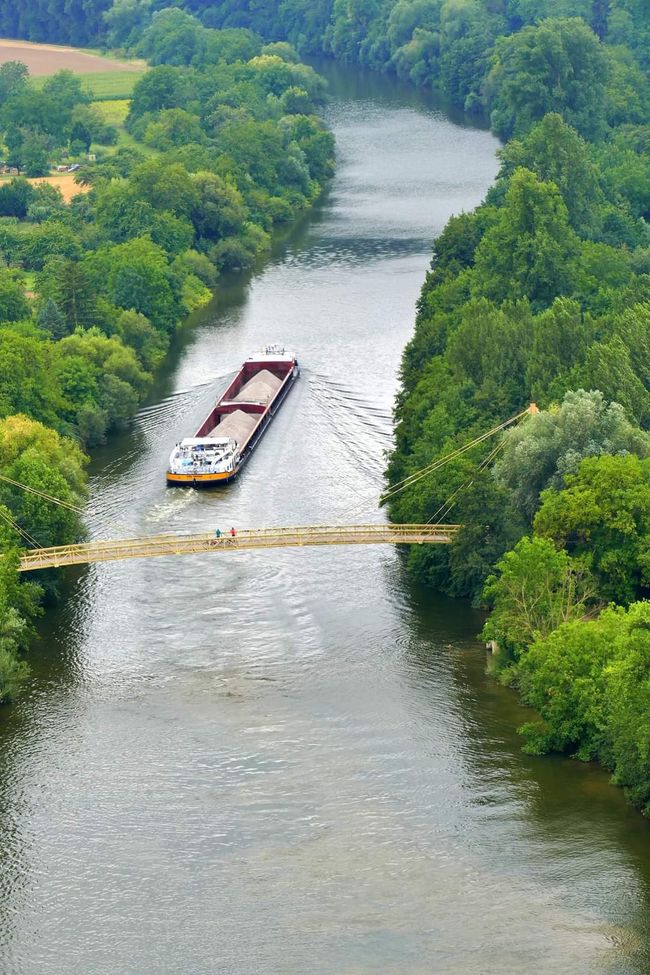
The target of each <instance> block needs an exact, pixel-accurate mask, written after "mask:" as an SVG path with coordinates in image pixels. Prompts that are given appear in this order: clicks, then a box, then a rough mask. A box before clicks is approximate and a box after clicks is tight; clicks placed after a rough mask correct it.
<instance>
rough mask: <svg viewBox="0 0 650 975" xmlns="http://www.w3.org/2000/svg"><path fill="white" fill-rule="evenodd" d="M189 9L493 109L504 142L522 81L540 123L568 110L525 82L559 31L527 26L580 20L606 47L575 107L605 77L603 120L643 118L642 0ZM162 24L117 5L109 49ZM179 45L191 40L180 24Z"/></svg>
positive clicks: (326, 0) (154, 11)
mask: <svg viewBox="0 0 650 975" xmlns="http://www.w3.org/2000/svg"><path fill="white" fill-rule="evenodd" d="M184 6H185V8H186V9H188V10H189V11H191V12H192V13H195V14H196V15H197V16H198V17H200V18H201V19H202V21H203V22H204V23H205V25H206V26H209V27H239V28H241V27H243V28H251V29H253V30H255V31H256V32H258V33H259V34H261V35H263V36H265V37H268V38H273V39H274V40H279V39H285V40H288V41H289V42H290V43H291V44H293V45H294V46H295V47H296V49H297V50H298V51H299V52H302V53H309V54H317V53H325V54H329V55H332V56H333V57H335V58H337V59H339V60H342V61H348V62H354V63H358V64H363V65H366V66H368V67H370V68H373V69H375V70H379V71H383V72H387V73H392V74H395V75H396V76H397V77H400V78H405V79H408V80H410V81H412V82H414V83H415V84H417V85H421V86H427V87H430V88H434V89H436V90H437V91H439V92H440V93H441V94H443V95H444V96H445V97H446V98H448V99H449V100H450V101H451V102H452V103H453V104H454V105H457V106H459V107H462V108H464V109H465V110H466V111H470V112H472V111H479V112H483V111H485V110H486V109H487V110H488V111H490V112H494V115H493V124H494V128H495V131H497V132H498V134H500V135H502V136H504V137H508V136H509V135H511V134H512V128H511V122H512V120H511V119H510V118H508V117H507V116H504V115H503V112H502V111H501V106H500V105H499V103H498V99H496V100H495V98H494V91H493V89H494V86H495V84H498V85H499V86H501V85H502V84H507V82H508V79H510V80H512V79H513V78H515V77H516V78H517V79H518V80H517V84H516V87H517V92H518V94H519V96H520V99H521V102H522V106H523V104H524V103H525V105H526V110H528V111H535V112H537V113H538V114H537V117H541V115H543V114H544V111H551V110H558V109H559V108H561V107H562V106H560V105H559V104H558V103H557V102H555V101H554V100H553V99H552V97H549V95H548V93H544V92H543V91H539V90H538V91H536V90H535V88H534V85H533V84H529V83H527V82H526V80H525V79H526V75H527V74H529V72H530V69H531V68H533V70H534V67H535V62H536V51H535V48H536V47H538V46H539V45H542V46H544V47H545V49H546V52H547V55H551V54H552V52H553V49H554V40H553V36H552V33H551V32H548V33H547V34H546V35H545V36H542V35H539V34H534V33H531V31H530V30H529V28H531V27H534V26H536V25H538V24H539V23H540V22H541V21H543V20H545V19H547V18H551V17H556V18H580V23H581V24H584V25H585V26H586V27H588V28H589V29H591V30H592V31H593V32H594V34H595V35H596V37H598V38H599V39H600V40H602V41H604V42H606V46H604V47H603V48H602V49H601V51H600V57H599V61H600V65H599V69H598V71H597V72H595V73H592V69H593V65H591V66H590V65H585V69H584V70H585V73H584V74H582V75H581V74H580V73H578V74H577V75H573V76H572V79H571V80H572V85H571V86H570V87H572V89H573V90H572V92H568V90H567V95H568V98H569V100H570V101H571V100H572V99H575V100H576V101H577V102H579V101H580V97H581V93H582V92H583V91H584V89H585V88H587V87H588V86H589V84H590V83H591V82H592V81H593V82H594V83H595V84H596V85H597V86H598V87H601V88H602V86H603V83H604V81H605V79H606V78H607V81H608V91H609V95H608V100H607V102H606V103H604V104H603V105H602V107H601V110H600V111H599V115H603V114H604V115H605V116H608V117H609V120H610V121H611V122H615V121H616V120H617V115H618V113H619V112H620V111H621V109H623V111H624V112H625V113H626V114H627V117H628V118H629V117H631V115H634V116H635V120H636V121H639V122H642V121H644V117H645V116H643V114H642V113H643V110H644V106H643V105H642V104H640V103H639V100H638V94H639V81H640V78H641V77H642V74H641V73H640V68H641V69H644V70H646V71H647V70H648V68H649V67H650V53H649V52H650V27H649V25H648V17H647V8H646V5H645V3H644V0H270V2H267V3H264V4H260V3H259V2H257V0H221V2H219V3H216V4H215V3H210V2H205V0H186V3H185V4H184ZM166 15H167V14H166ZM159 16H160V13H159V12H158V8H157V4H156V3H155V2H152V0H135V2H134V0H115V2H114V3H113V5H112V6H111V8H110V9H109V10H108V11H107V12H106V14H105V16H104V25H105V26H104V34H103V39H104V42H105V43H107V44H108V45H109V46H112V47H120V46H126V47H127V48H128V47H130V46H132V45H133V43H134V40H135V39H136V38H137V35H138V31H140V30H141V29H142V28H143V27H144V26H146V25H147V24H148V23H151V22H152V21H155V19H156V18H157V17H159ZM517 33H522V35H523V36H522V40H521V43H520V45H519V48H518V50H517V51H515V50H513V49H512V48H511V47H509V46H508V44H507V43H506V44H505V46H504V40H503V39H504V38H508V37H510V36H511V35H513V34H517ZM178 40H179V42H180V43H181V45H182V44H183V43H184V42H185V29H184V28H183V27H182V26H181V22H180V20H179V27H178ZM630 53H632V54H633V56H632V57H631V56H630ZM495 58H496V60H497V62H498V65H499V67H498V68H497V69H496V70H495ZM573 66H574V65H573ZM573 66H572V65H571V63H570V60H569V59H567V58H566V57H564V58H563V57H562V56H560V59H559V61H558V62H557V64H555V66H554V67H555V69H556V70H557V72H558V76H559V77H560V78H562V76H563V75H564V81H565V82H566V81H568V80H569V73H570V72H571V71H572V68H573ZM500 75H501V76H500ZM520 83H523V84H520ZM567 87H569V86H567ZM540 98H542V99H545V105H541V104H540V103H539V99H540ZM630 103H633V104H630ZM645 107H647V106H645ZM567 121H571V119H569V118H568V117H567Z"/></svg>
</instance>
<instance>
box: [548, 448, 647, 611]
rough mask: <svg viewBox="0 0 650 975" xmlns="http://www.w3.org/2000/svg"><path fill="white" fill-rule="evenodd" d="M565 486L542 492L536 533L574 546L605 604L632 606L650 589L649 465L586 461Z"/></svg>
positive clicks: (629, 457)
mask: <svg viewBox="0 0 650 975" xmlns="http://www.w3.org/2000/svg"><path fill="white" fill-rule="evenodd" d="M565 482H566V487H565V488H564V490H560V491H558V490H556V489H555V488H548V489H547V490H545V491H543V492H542V494H541V507H540V509H539V511H538V512H537V515H536V516H535V521H534V528H535V534H536V535H538V536H541V537H543V538H550V539H552V540H553V541H554V542H555V543H556V544H557V545H561V546H562V547H566V546H570V550H571V551H572V552H573V553H574V554H575V555H576V556H580V557H581V558H582V559H583V560H584V562H585V565H587V566H588V567H589V568H590V569H591V571H592V572H593V574H594V577H595V579H596V581H597V583H598V587H599V592H600V594H601V595H602V597H603V599H605V600H608V599H613V600H616V601H617V602H620V603H630V602H631V601H632V600H633V599H634V598H635V597H636V596H637V594H638V593H639V592H641V591H642V589H643V588H644V587H647V586H648V585H650V460H648V459H643V460H641V459H639V458H638V457H635V456H632V455H627V456H621V457H611V456H609V455H607V454H605V455H603V456H600V457H587V458H585V459H584V460H583V461H582V462H581V464H580V467H579V468H578V472H577V473H576V474H571V475H569V476H568V477H566V478H565Z"/></svg>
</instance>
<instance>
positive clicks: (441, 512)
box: [427, 440, 505, 525]
mask: <svg viewBox="0 0 650 975" xmlns="http://www.w3.org/2000/svg"><path fill="white" fill-rule="evenodd" d="M504 446H505V441H504V440H500V441H499V443H498V444H497V445H496V447H493V448H492V450H491V451H490V453H489V454H488V455H487V456H486V457H484V458H483V460H482V461H481V463H480V464H479V465H478V467H477V468H476V472H475V474H474V476H473V477H472V478H471V479H470V480H469V481H465V483H464V484H461V485H460V487H458V488H456V490H455V491H454V492H453V493H452V494H450V495H449V497H448V498H447V500H446V501H443V502H442V504H441V505H440V507H439V508H438V510H437V511H436V512H434V514H433V515H431V517H430V518H429V520H428V521H427V525H430V524H431V523H432V522H433V520H434V518H438V516H440V518H439V521H443V520H444V519H445V518H446V517H447V515H448V514H449V512H450V511H451V509H452V508H453V507H454V506H455V504H456V502H457V501H458V497H459V495H461V494H462V493H463V492H464V491H467V490H469V488H471V486H472V484H474V481H475V480H476V477H477V475H478V474H480V473H481V472H482V471H484V470H485V468H486V467H487V466H488V465H489V464H491V463H492V461H493V460H494V458H495V457H496V456H497V454H498V453H499V451H500V450H503V448H504ZM437 523H438V522H436V524H437Z"/></svg>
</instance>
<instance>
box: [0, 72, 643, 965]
mask: <svg viewBox="0 0 650 975" xmlns="http://www.w3.org/2000/svg"><path fill="white" fill-rule="evenodd" d="M329 74H330V76H331V83H332V92H333V98H332V103H331V105H330V108H329V118H330V123H331V125H332V127H333V129H334V132H335V134H336V138H337V144H338V155H339V158H338V172H337V176H336V178H335V180H334V182H333V185H332V187H331V190H330V191H329V192H328V194H327V196H326V198H325V199H324V200H323V201H322V203H321V204H320V205H319V206H318V207H317V208H316V209H315V211H314V212H313V213H312V214H310V215H309V216H308V217H306V218H305V219H304V220H303V221H302V222H301V224H300V225H299V226H298V227H297V228H295V229H294V231H293V232H292V233H290V234H288V235H287V236H286V237H285V239H284V240H282V241H280V242H278V244H277V246H276V248H275V251H274V253H273V256H272V258H271V260H270V261H268V262H267V263H266V264H265V265H264V266H263V267H261V268H259V269H258V270H257V272H256V273H255V274H252V275H249V276H247V277H246V278H241V277H240V278H239V279H237V280H233V281H225V282H224V285H223V287H222V289H221V291H220V293H219V297H218V299H217V300H216V301H215V303H214V305H213V306H211V307H210V308H209V309H208V310H204V311H203V312H202V313H201V315H199V316H197V317H196V319H195V321H194V322H193V323H192V325H191V327H188V328H186V329H185V330H184V331H183V333H182V334H181V336H180V337H179V340H178V343H177V347H176V348H175V350H174V353H173V355H172V356H171V358H170V364H169V368H168V369H167V371H166V372H165V374H164V375H163V376H161V378H160V380H159V382H158V384H157V387H156V390H155V392H154V395H152V397H151V398H150V401H149V402H148V404H147V405H146V406H145V407H144V408H143V409H142V411H141V412H140V414H139V416H138V418H137V420H136V422H135V424H134V426H133V427H132V429H131V430H130V431H129V432H128V433H126V434H124V435H123V436H121V437H119V438H116V439H115V440H113V441H112V443H111V444H110V445H109V446H108V447H106V448H104V449H103V450H102V451H100V452H99V453H98V454H97V455H96V456H95V459H94V462H93V467H92V480H91V489H92V493H91V502H90V505H89V515H88V524H89V528H90V531H91V533H93V534H94V535H101V534H106V533H110V534H112V535H115V534H118V533H121V534H131V533H135V534H146V533H151V532H160V531H172V530H177V531H194V530H200V529H208V528H213V527H217V526H220V527H221V528H222V529H229V528H230V526H231V525H235V526H237V527H240V528H243V527H253V526H265V525H273V524H276V525H282V524H286V525H293V524H319V523H329V522H336V521H343V522H345V521H348V520H349V521H363V520H368V519H370V520H378V519H381V518H382V517H383V515H382V513H381V512H378V511H377V508H376V497H377V494H378V492H379V489H380V487H381V484H382V469H383V466H384V452H385V451H386V449H387V448H388V447H389V445H390V443H391V407H392V404H393V399H394V395H395V392H396V389H397V382H398V380H397V372H398V368H399V361H400V354H401V351H402V348H403V346H404V344H405V342H406V341H407V339H408V337H409V335H410V333H411V331H412V328H413V316H414V304H415V301H416V298H417V295H418V291H419V289H420V286H421V283H422V279H423V276H424V273H425V270H426V267H427V265H428V262H429V260H430V251H431V242H432V238H433V237H434V235H435V234H436V233H437V232H438V231H439V230H440V229H441V228H442V226H443V225H444V223H445V221H446V219H447V218H448V217H449V215H450V214H451V213H453V212H459V211H460V210H462V209H466V210H467V209H469V208H471V207H472V206H474V205H475V204H476V203H478V202H479V201H480V199H481V198H482V197H483V195H484V193H485V191H486V189H487V187H488V185H489V184H490V182H491V180H492V179H493V177H494V175H495V172H496V169H497V160H496V158H495V150H496V148H497V144H496V142H495V140H494V138H493V137H492V136H491V135H490V134H489V133H487V132H485V131H480V130H478V129H473V128H470V127H466V126H463V125H462V124H459V122H458V121H455V122H454V121H452V120H450V119H449V117H448V116H446V115H445V114H444V113H442V112H441V111H440V110H438V109H437V108H436V107H435V105H434V104H433V103H432V102H431V101H430V100H427V99H426V98H425V97H424V96H423V95H419V94H417V93H416V92H414V91H413V90H412V89H409V88H404V87H400V86H397V85H395V84H394V83H393V82H390V81H387V80H385V79H380V78H375V77H368V76H364V75H359V74H354V73H352V72H344V71H340V70H338V71H337V70H332V69H330V70H329ZM268 341H281V342H283V343H285V344H286V345H287V347H288V348H290V349H292V350H295V351H296V353H297V354H298V355H299V358H300V360H301V362H302V364H303V374H302V377H301V380H300V383H299V384H298V385H297V386H296V387H295V388H294V390H293V391H292V393H291V395H290V396H289V398H288V399H287V401H286V403H285V405H284V406H283V407H282V410H281V411H280V413H279V414H278V417H277V419H276V421H275V422H274V424H273V426H272V427H271V428H270V430H269V432H268V434H267V436H266V437H265V439H264V440H263V441H262V443H261V445H260V447H259V448H258V450H257V452H256V453H255V455H254V457H253V459H252V460H251V462H250V464H249V465H248V466H247V468H246V470H245V472H244V473H243V475H242V477H241V478H240V479H239V480H238V481H237V482H235V483H234V484H233V485H232V486H230V487H228V488H227V489H225V490H223V491H219V492H216V491H206V492H203V493H201V492H198V493H197V492H194V491H183V490H178V489H174V490H167V489H166V488H165V486H164V469H165V462H166V458H167V455H168V452H169V449H170V447H171V446H172V445H173V444H174V443H175V442H176V440H177V439H179V438H180V437H181V436H182V435H184V434H187V433H189V432H191V431H192V430H193V429H194V428H195V427H196V426H197V423H198V421H199V420H200V419H201V418H202V416H203V414H204V413H205V412H207V409H208V406H209V404H210V403H211V402H212V400H213V398H214V397H215V395H216V394H217V393H218V392H219V391H220V390H222V389H223V388H224V387H225V384H226V383H227V382H228V379H229V377H230V376H231V375H232V374H233V372H234V371H235V370H236V369H237V368H238V366H239V364H240V363H241V361H242V360H243V359H244V358H245V357H246V356H247V355H248V354H249V353H250V352H251V351H253V350H255V349H256V348H259V347H260V346H261V345H262V344H264V343H266V342H268ZM480 626H481V619H480V617H479V615H478V614H477V613H476V612H474V611H473V610H471V609H470V608H469V607H468V606H467V605H466V604H464V603H461V602H452V601H448V600H445V599H442V598H436V597H433V596H431V595H430V594H426V593H422V592H419V591H417V590H415V589H414V588H413V587H412V586H411V585H410V584H409V581H408V580H407V578H406V577H405V575H404V572H403V569H402V566H401V564H400V559H399V557H398V555H397V554H396V553H395V552H393V551H392V550H390V549H387V548H382V547H368V548H350V549H345V548H342V549H337V548H334V549H321V550H319V549H312V550H305V551H302V550H297V549H291V550H287V551H277V552H260V553H242V554H240V555H232V556H230V555H214V556H210V557H206V556H195V557H189V558H184V559H173V558H169V559H157V560H155V559H154V560H152V561H149V562H146V561H133V562H124V563H116V564H113V565H110V564H107V565H100V566H95V567H90V568H88V569H84V570H83V571H81V570H80V571H74V572H70V574H69V576H68V579H67V582H66V594H65V598H64V600H63V602H62V603H61V605H60V607H59V609H57V610H56V612H52V613H51V614H50V615H49V616H48V617H47V619H46V620H45V622H44V625H43V630H42V641H41V647H40V650H39V652H38V654H35V655H34V661H35V670H34V677H33V679H32V680H31V681H30V684H29V687H28V690H27V692H26V693H25V695H24V696H23V697H22V698H21V699H20V701H19V703H18V704H17V705H16V706H15V707H13V708H11V709H5V711H4V712H3V714H2V717H1V725H0V734H1V735H2V751H1V755H2V757H1V759H0V813H1V815H0V835H1V843H0V910H1V911H2V923H1V924H0V970H1V971H2V973H3V975H109V973H110V975H116V973H120V975H122V973H123V975H131V973H133V975H140V973H143V975H144V973H153V972H155V973H159V975H160V973H162V975H168V973H169V975H177V973H184V975H185V973H190V975H209V973H218V975H248V973H250V975H253V973H264V975H266V973H273V975H303V973H324V975H325V973H327V975H369V973H373V975H379V973H381V975H424V973H436V975H442V973H444V975H451V973H454V975H456V973H457V975H506V973H512V975H523V973H526V975H536V973H540V975H541V973H544V975H549V973H565V975H593V973H601V972H602V973H617V975H619V973H620V975H623V973H626V975H642V973H647V972H648V971H649V970H650V923H649V918H650V911H649V910H648V907H649V896H650V894H649V886H650V852H649V844H648V839H649V837H650V832H649V825H648V823H647V822H646V821H644V820H643V819H642V818H641V817H640V816H638V815H637V814H636V813H635V812H634V811H633V810H631V809H630V808H629V807H628V806H627V805H626V803H625V801H624V799H623V797H622V795H621V794H620V792H619V791H617V790H616V789H614V788H613V787H612V786H610V785H609V784H608V781H607V776H606V775H604V774H603V773H602V772H600V771H598V770H597V769H593V768H590V767H587V766H583V765H579V764H577V763H573V762H570V761H562V760H559V759H534V758H529V757H526V756H524V755H522V753H521V751H520V743H519V739H518V738H517V735H516V732H515V728H516V726H517V724H518V723H521V721H522V720H523V719H524V717H525V715H524V713H523V712H522V710H521V709H520V708H519V706H518V704H517V702H516V700H515V699H514V696H513V695H512V694H511V693H510V692H508V691H506V690H504V689H503V688H500V687H499V686H497V685H496V684H495V683H494V682H493V681H492V680H491V678H490V677H489V675H488V674H487V673H486V656H485V651H484V649H483V647H482V646H481V644H480V643H479V642H478V641H477V639H476V634H477V632H478V631H479V629H480Z"/></svg>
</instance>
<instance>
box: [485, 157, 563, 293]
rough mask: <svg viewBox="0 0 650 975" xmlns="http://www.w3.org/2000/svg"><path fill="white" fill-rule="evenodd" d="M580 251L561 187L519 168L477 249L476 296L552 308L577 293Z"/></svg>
mask: <svg viewBox="0 0 650 975" xmlns="http://www.w3.org/2000/svg"><path fill="white" fill-rule="evenodd" d="M579 252H580V247H579V240H578V237H577V236H576V234H575V232H574V231H573V230H572V229H571V227H570V225H569V218H568V213H567V208H566V206H565V204H564V201H563V200H562V197H561V196H560V193H559V191H558V189H557V187H556V186H555V184H554V183H544V182H542V181H541V180H540V179H538V177H537V176H536V175H535V174H534V173H532V172H530V170H528V169H517V170H515V172H514V173H513V175H512V177H511V179H510V185H509V186H508V190H507V192H506V196H505V200H504V205H503V206H502V207H501V208H500V210H499V215H498V216H497V218H496V220H495V223H494V224H493V226H492V227H490V228H489V229H488V230H487V231H486V232H485V234H484V236H483V238H482V240H481V242H480V244H479V245H478V247H477V249H476V255H475V272H474V279H473V285H472V291H473V293H474V294H476V295H477V296H485V297H487V298H491V299H492V300H493V301H504V300H505V299H506V298H529V299H530V301H531V302H532V303H533V305H535V306H538V307H544V306H545V305H550V304H551V302H552V301H553V299H554V298H556V297H557V296H558V295H562V294H569V293H570V292H571V290H572V288H573V286H574V283H575V278H576V273H577V270H576V261H577V259H578V255H579Z"/></svg>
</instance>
